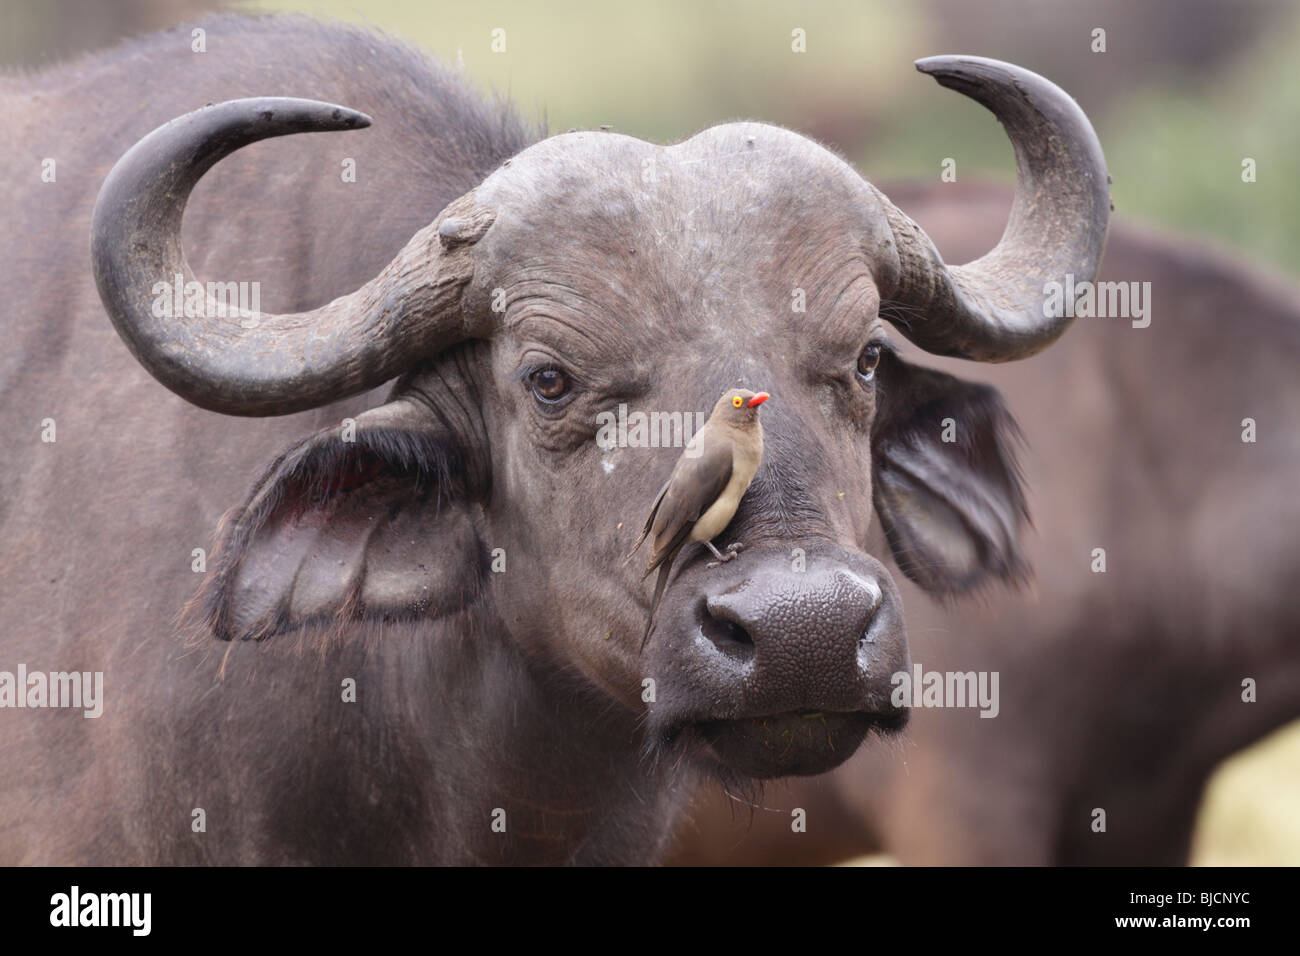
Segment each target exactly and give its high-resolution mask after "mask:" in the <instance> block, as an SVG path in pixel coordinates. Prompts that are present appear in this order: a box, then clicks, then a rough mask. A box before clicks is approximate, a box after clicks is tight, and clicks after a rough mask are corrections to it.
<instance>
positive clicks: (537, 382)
mask: <svg viewBox="0 0 1300 956" xmlns="http://www.w3.org/2000/svg"><path fill="white" fill-rule="evenodd" d="M531 381H532V383H533V395H535V396H536V397H537V400H538V401H539V402H543V403H545V404H548V405H550V404H554V403H555V402H558V401H559V400H560V399H562V398H564V396H565V395H567V394H568V393H569V387H570V386H569V376H567V375H565V374H564V373H563V372H561V371H560V370H559V369H558V368H543V369H538V370H537V371H536V372H534V373H533V374H532V376H531Z"/></svg>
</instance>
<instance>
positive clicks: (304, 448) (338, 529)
mask: <svg viewBox="0 0 1300 956" xmlns="http://www.w3.org/2000/svg"><path fill="white" fill-rule="evenodd" d="M345 424H346V422H345ZM464 475H465V469H464V468H463V456H462V455H461V454H459V452H458V450H457V447H456V445H455V444H454V443H453V442H451V441H449V440H448V438H447V436H446V432H445V431H443V430H442V429H441V428H440V427H438V425H437V424H436V420H435V419H434V418H433V416H432V414H431V413H430V412H429V411H428V410H427V409H424V408H422V407H421V406H419V405H417V404H415V403H413V402H411V401H410V400H407V399H397V400H395V401H392V402H389V403H388V404H386V405H382V406H380V407H378V408H374V409H371V410H370V411H368V412H365V413H363V414H361V415H359V416H357V418H356V419H355V425H354V427H353V428H350V429H349V428H345V427H344V425H339V426H335V427H333V428H328V429H325V430H324V431H320V432H317V433H316V434H315V435H312V436H311V437H310V438H308V439H306V440H305V441H303V442H300V443H299V444H297V445H295V446H294V447H292V448H290V449H289V450H288V451H286V452H285V453H284V454H283V455H281V456H280V457H279V458H278V459H276V460H275V461H274V462H272V464H271V465H270V467H269V468H268V469H267V470H266V472H265V474H264V475H263V476H262V478H261V479H260V480H259V481H258V482H257V483H256V484H255V485H254V487H253V491H252V493H251V494H250V496H249V499H248V501H247V502H246V503H245V504H244V505H243V506H242V507H241V508H238V509H236V510H235V511H233V512H232V513H231V514H229V515H227V517H226V519H225V520H224V521H223V522H222V528H221V530H220V541H219V544H218V548H217V551H216V554H215V557H214V561H215V564H216V567H215V568H214V571H215V573H214V574H213V576H212V579H211V581H210V586H209V588H208V591H207V595H206V605H207V619H208V624H209V625H210V627H211V629H212V633H213V634H214V635H215V636H217V637H219V638H221V639H223V640H231V639H233V638H239V639H255V640H262V639H264V638H267V637H270V636H272V635H274V634H277V633H280V632H283V631H287V630H291V629H293V628H295V627H298V626H301V625H303V624H308V623H329V624H342V623H346V622H348V621H353V620H358V619H362V618H380V619H387V620H393V619H415V618H432V617H437V616H440V615H442V614H446V613H449V612H453V611H456V610H459V609H460V608H462V607H464V606H465V605H466V604H468V603H470V602H471V601H472V600H473V599H474V598H475V597H476V596H477V594H478V591H479V585H480V581H481V578H480V572H481V568H482V563H483V562H482V555H481V547H480V544H479V539H478V536H477V533H476V532H475V529H474V527H473V524H472V522H471V520H470V517H469V511H468V510H467V509H466V508H465V507H464V499H465V488H464Z"/></svg>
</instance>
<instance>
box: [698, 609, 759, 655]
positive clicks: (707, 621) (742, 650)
mask: <svg viewBox="0 0 1300 956" xmlns="http://www.w3.org/2000/svg"><path fill="white" fill-rule="evenodd" d="M700 631H701V633H703V634H704V636H705V637H706V638H708V639H709V641H710V642H711V643H712V644H713V646H714V647H716V648H717V649H718V650H719V651H721V652H722V653H723V654H725V655H727V656H728V657H730V658H732V659H734V660H737V661H742V662H743V661H749V660H752V659H753V657H754V639H753V638H752V637H750V636H749V632H748V631H746V630H745V629H744V628H743V627H741V626H740V625H739V624H737V623H736V622H735V621H729V620H725V619H723V618H719V617H714V616H713V615H712V614H711V613H709V612H708V610H706V611H705V613H704V615H703V620H702V621H701V622H700Z"/></svg>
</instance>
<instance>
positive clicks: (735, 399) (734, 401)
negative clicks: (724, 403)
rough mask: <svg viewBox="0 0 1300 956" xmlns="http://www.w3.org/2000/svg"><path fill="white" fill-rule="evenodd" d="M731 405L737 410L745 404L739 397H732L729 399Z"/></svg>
mask: <svg viewBox="0 0 1300 956" xmlns="http://www.w3.org/2000/svg"><path fill="white" fill-rule="evenodd" d="M731 404H733V405H735V406H736V407H737V408H739V407H740V406H741V405H743V404H745V400H744V399H743V398H741V397H740V396H739V395H733V396H732V397H731Z"/></svg>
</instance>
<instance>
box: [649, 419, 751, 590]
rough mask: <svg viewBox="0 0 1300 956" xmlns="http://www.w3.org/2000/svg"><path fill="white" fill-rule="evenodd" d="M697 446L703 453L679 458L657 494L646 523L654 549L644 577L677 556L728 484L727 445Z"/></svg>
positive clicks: (727, 442)
mask: <svg viewBox="0 0 1300 956" xmlns="http://www.w3.org/2000/svg"><path fill="white" fill-rule="evenodd" d="M701 444H702V448H703V451H702V452H701V453H700V454H699V455H698V456H696V457H693V458H691V457H687V456H686V455H685V454H683V455H682V457H681V458H679V459H677V465H676V467H674V468H673V474H672V477H671V478H669V479H668V483H667V484H665V485H664V487H663V490H662V491H661V492H660V493H659V500H658V501H657V502H656V503H655V508H654V511H653V512H652V513H651V515H650V519H649V520H647V522H646V524H647V525H648V526H652V530H653V532H654V548H655V553H654V557H653V558H652V559H651V561H650V566H649V567H648V568H647V569H646V574H649V573H650V572H651V571H653V570H654V569H655V568H657V567H659V565H661V564H663V563H664V561H666V560H669V559H671V557H672V556H673V555H674V554H676V553H677V550H678V549H679V548H680V547H681V546H682V543H683V542H684V541H685V540H686V538H687V536H688V535H689V534H690V533H691V528H693V527H694V526H695V522H696V521H697V520H698V519H699V517H700V515H702V514H704V512H706V511H708V510H709V507H710V506H711V505H712V504H713V503H714V502H715V501H717V500H718V497H719V496H720V495H721V494H722V492H723V489H725V488H726V487H727V483H728V482H729V481H731V468H732V450H731V442H730V441H711V442H703V443H701Z"/></svg>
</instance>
